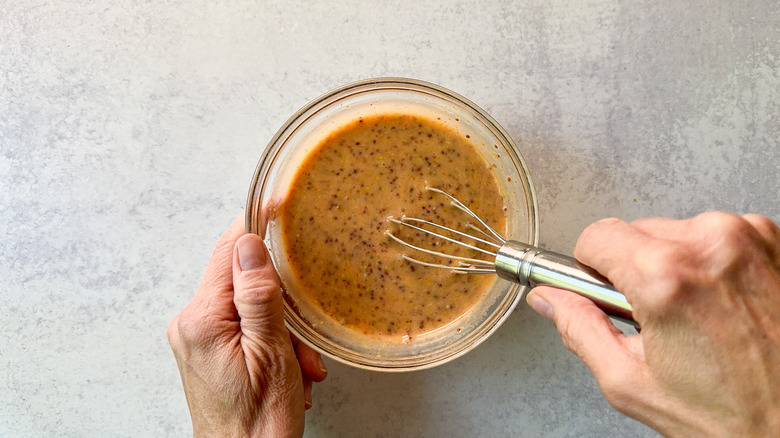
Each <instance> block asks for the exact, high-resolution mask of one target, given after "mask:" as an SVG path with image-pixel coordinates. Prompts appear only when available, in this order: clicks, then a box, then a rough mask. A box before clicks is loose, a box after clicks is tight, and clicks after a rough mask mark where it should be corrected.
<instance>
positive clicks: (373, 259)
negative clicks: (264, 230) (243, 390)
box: [280, 114, 506, 340]
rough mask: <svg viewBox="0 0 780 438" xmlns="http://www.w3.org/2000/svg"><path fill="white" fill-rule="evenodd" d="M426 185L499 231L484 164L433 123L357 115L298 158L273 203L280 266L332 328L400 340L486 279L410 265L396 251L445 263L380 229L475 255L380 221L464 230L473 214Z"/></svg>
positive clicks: (470, 300)
mask: <svg viewBox="0 0 780 438" xmlns="http://www.w3.org/2000/svg"><path fill="white" fill-rule="evenodd" d="M426 187H435V188H438V189H441V190H444V191H445V192H448V193H450V194H452V195H454V196H455V197H456V198H458V199H459V200H460V201H461V202H463V203H464V204H466V205H467V206H468V207H469V208H470V209H471V210H473V211H474V212H475V213H476V214H477V215H479V216H480V217H481V218H482V219H483V220H485V222H487V223H488V224H489V225H490V226H492V227H493V228H494V229H496V230H498V231H499V232H501V233H504V232H505V230H506V225H505V219H504V203H503V198H502V196H501V194H500V191H499V187H498V183H497V181H496V180H495V177H494V176H493V174H492V172H491V169H490V168H489V166H488V164H487V162H486V161H485V160H484V159H483V158H482V157H481V156H480V155H479V153H478V152H477V150H476V146H475V145H474V144H472V142H471V140H469V139H468V138H466V136H463V135H461V134H459V133H458V132H456V131H454V130H452V129H450V128H448V127H447V126H445V125H444V124H442V123H441V122H437V121H435V120H431V119H427V118H422V117H418V116H412V115H401V114H387V115H380V116H374V117H370V118H361V119H358V120H356V121H355V122H353V123H352V124H349V125H347V126H345V127H343V128H341V129H340V130H338V131H336V132H334V133H332V134H330V135H329V136H328V137H327V138H325V139H324V140H323V141H322V142H321V143H320V144H319V145H318V147H317V148H315V149H314V150H313V151H312V152H311V153H310V155H309V156H307V157H306V159H305V161H304V163H303V164H302V166H301V167H300V169H299V171H298V174H297V175H296V176H295V178H294V181H293V183H292V187H291V190H290V194H289V197H288V198H287V199H286V201H285V202H284V203H283V205H281V208H280V216H281V217H280V219H281V222H280V223H281V224H282V238H283V242H284V246H285V249H286V252H287V262H288V264H289V267H290V270H291V272H292V275H293V276H294V277H295V281H296V283H297V284H298V287H299V288H300V289H301V290H300V293H301V294H302V296H303V298H304V299H307V300H309V301H310V302H311V303H312V304H314V305H315V306H316V307H318V308H320V309H321V310H322V311H323V312H324V313H325V314H326V315H328V316H329V317H330V318H333V319H334V320H335V321H337V322H338V323H339V324H340V325H342V326H345V327H348V328H350V329H353V330H356V331H357V332H359V333H362V334H366V335H372V336H376V335H378V336H384V337H399V336H400V337H404V339H405V340H409V339H412V338H414V337H415V336H418V335H419V334H420V333H423V332H427V331H430V330H433V329H436V328H438V327H441V326H443V325H446V324H447V323H449V322H451V321H453V320H454V319H456V318H457V317H458V316H460V315H462V314H464V313H465V312H467V311H468V310H469V308H471V307H472V306H473V305H474V304H475V303H476V302H477V301H478V300H479V299H480V298H481V297H482V296H484V294H485V293H486V291H487V290H488V289H489V288H490V286H491V285H492V284H493V282H494V281H495V276H493V275H462V274H454V273H452V272H451V271H449V270H446V269H437V268H430V267H424V266H420V265H415V264H412V263H410V262H408V261H406V260H404V259H403V258H402V254H404V253H405V254H408V255H409V256H411V257H414V258H417V259H419V260H425V261H428V262H435V263H444V264H452V265H455V264H456V263H457V262H452V261H448V260H446V259H442V258H438V257H434V256H429V255H426V254H422V253H420V252H418V251H414V250H411V249H406V248H405V247H403V246H402V245H400V244H399V243H396V242H394V241H392V240H391V238H390V237H388V236H387V235H386V234H385V232H386V231H388V230H390V231H392V232H393V233H394V234H395V235H397V236H399V237H401V238H402V239H404V240H406V241H408V242H410V243H413V244H416V245H419V246H422V247H426V248H432V249H435V250H437V251H441V252H445V253H448V254H454V255H461V256H466V257H476V254H478V253H476V252H475V251H473V250H469V249H466V248H463V247H461V246H459V245H456V244H453V243H449V242H443V241H441V240H440V239H436V238H433V237H430V236H425V235H423V234H422V233H419V232H416V231H413V230H408V229H405V228H403V227H400V226H398V225H396V224H393V223H391V222H390V221H389V219H388V218H389V217H395V218H401V217H402V216H404V215H406V216H408V217H418V218H422V219H426V220H431V221H433V222H437V223H440V224H442V225H445V226H448V227H452V228H455V229H459V230H462V231H466V230H467V228H466V224H467V223H469V222H474V221H473V219H470V218H469V217H468V216H467V215H466V214H465V213H463V212H460V211H459V210H457V209H456V208H455V207H452V206H450V205H449V200H448V199H447V198H445V197H444V196H442V195H440V194H436V193H433V192H430V191H426V190H425V188H426ZM460 240H464V239H462V238H461V239H460ZM476 258H484V257H476Z"/></svg>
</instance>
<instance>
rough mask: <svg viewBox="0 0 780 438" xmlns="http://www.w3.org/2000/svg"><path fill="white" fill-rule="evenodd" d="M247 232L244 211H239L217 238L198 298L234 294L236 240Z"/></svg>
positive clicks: (226, 296) (230, 295)
mask: <svg viewBox="0 0 780 438" xmlns="http://www.w3.org/2000/svg"><path fill="white" fill-rule="evenodd" d="M244 233H245V230H244V212H243V211H242V212H241V213H239V215H238V216H236V218H235V219H234V220H233V223H232V224H231V225H230V228H228V229H227V230H226V231H225V232H224V233H222V235H221V236H220V237H219V239H218V240H217V244H216V246H215V247H214V251H213V252H212V254H211V259H209V263H208V265H207V266H206V271H205V273H204V274H203V280H202V281H201V285H200V288H198V292H197V294H196V296H195V297H196V298H197V299H204V298H205V297H204V295H206V296H214V295H216V296H220V297H222V298H223V299H227V298H232V296H233V249H234V247H235V245H236V240H238V238H239V237H241V236H242V235H243V234H244Z"/></svg>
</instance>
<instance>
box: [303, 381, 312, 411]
mask: <svg viewBox="0 0 780 438" xmlns="http://www.w3.org/2000/svg"><path fill="white" fill-rule="evenodd" d="M311 389H312V383H311V380H309V379H307V378H306V377H304V378H303V407H304V409H306V410H309V409H311V406H312V398H311Z"/></svg>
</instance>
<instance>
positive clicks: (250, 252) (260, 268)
mask: <svg viewBox="0 0 780 438" xmlns="http://www.w3.org/2000/svg"><path fill="white" fill-rule="evenodd" d="M233 288H234V294H233V302H234V304H235V306H236V311H237V312H238V316H239V318H240V319H241V331H242V332H243V333H244V334H245V335H250V336H252V335H257V336H259V338H260V339H267V338H268V337H269V336H275V335H280V334H281V335H282V336H285V337H286V336H287V331H286V328H285V326H284V302H283V300H282V294H281V289H280V283H279V277H278V275H277V274H276V270H275V269H274V266H273V263H271V257H270V255H269V254H268V251H267V250H266V248H265V245H264V244H263V241H262V239H260V236H258V235H256V234H252V233H249V234H244V235H243V236H241V237H240V238H239V239H238V240H237V241H236V247H235V249H234V251H233Z"/></svg>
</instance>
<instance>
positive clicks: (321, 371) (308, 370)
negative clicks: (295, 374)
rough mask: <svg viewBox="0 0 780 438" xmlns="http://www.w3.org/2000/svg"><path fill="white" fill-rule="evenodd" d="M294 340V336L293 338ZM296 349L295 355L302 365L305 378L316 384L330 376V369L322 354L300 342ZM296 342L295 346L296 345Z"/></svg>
mask: <svg viewBox="0 0 780 438" xmlns="http://www.w3.org/2000/svg"><path fill="white" fill-rule="evenodd" d="M291 337H293V338H294V336H291ZM295 341H297V342H298V343H297V347H296V349H295V355H296V356H297V357H298V363H299V364H300V365H301V371H302V372H303V375H304V377H308V378H309V379H311V380H312V381H314V382H322V381H323V380H325V377H327V376H328V369H327V368H326V367H325V362H323V360H322V356H321V355H320V353H318V352H317V351H315V350H314V349H312V348H311V347H309V346H308V345H306V344H304V343H303V342H300V341H298V340H297V339H296V340H295ZM295 341H294V342H293V345H296V343H295Z"/></svg>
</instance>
